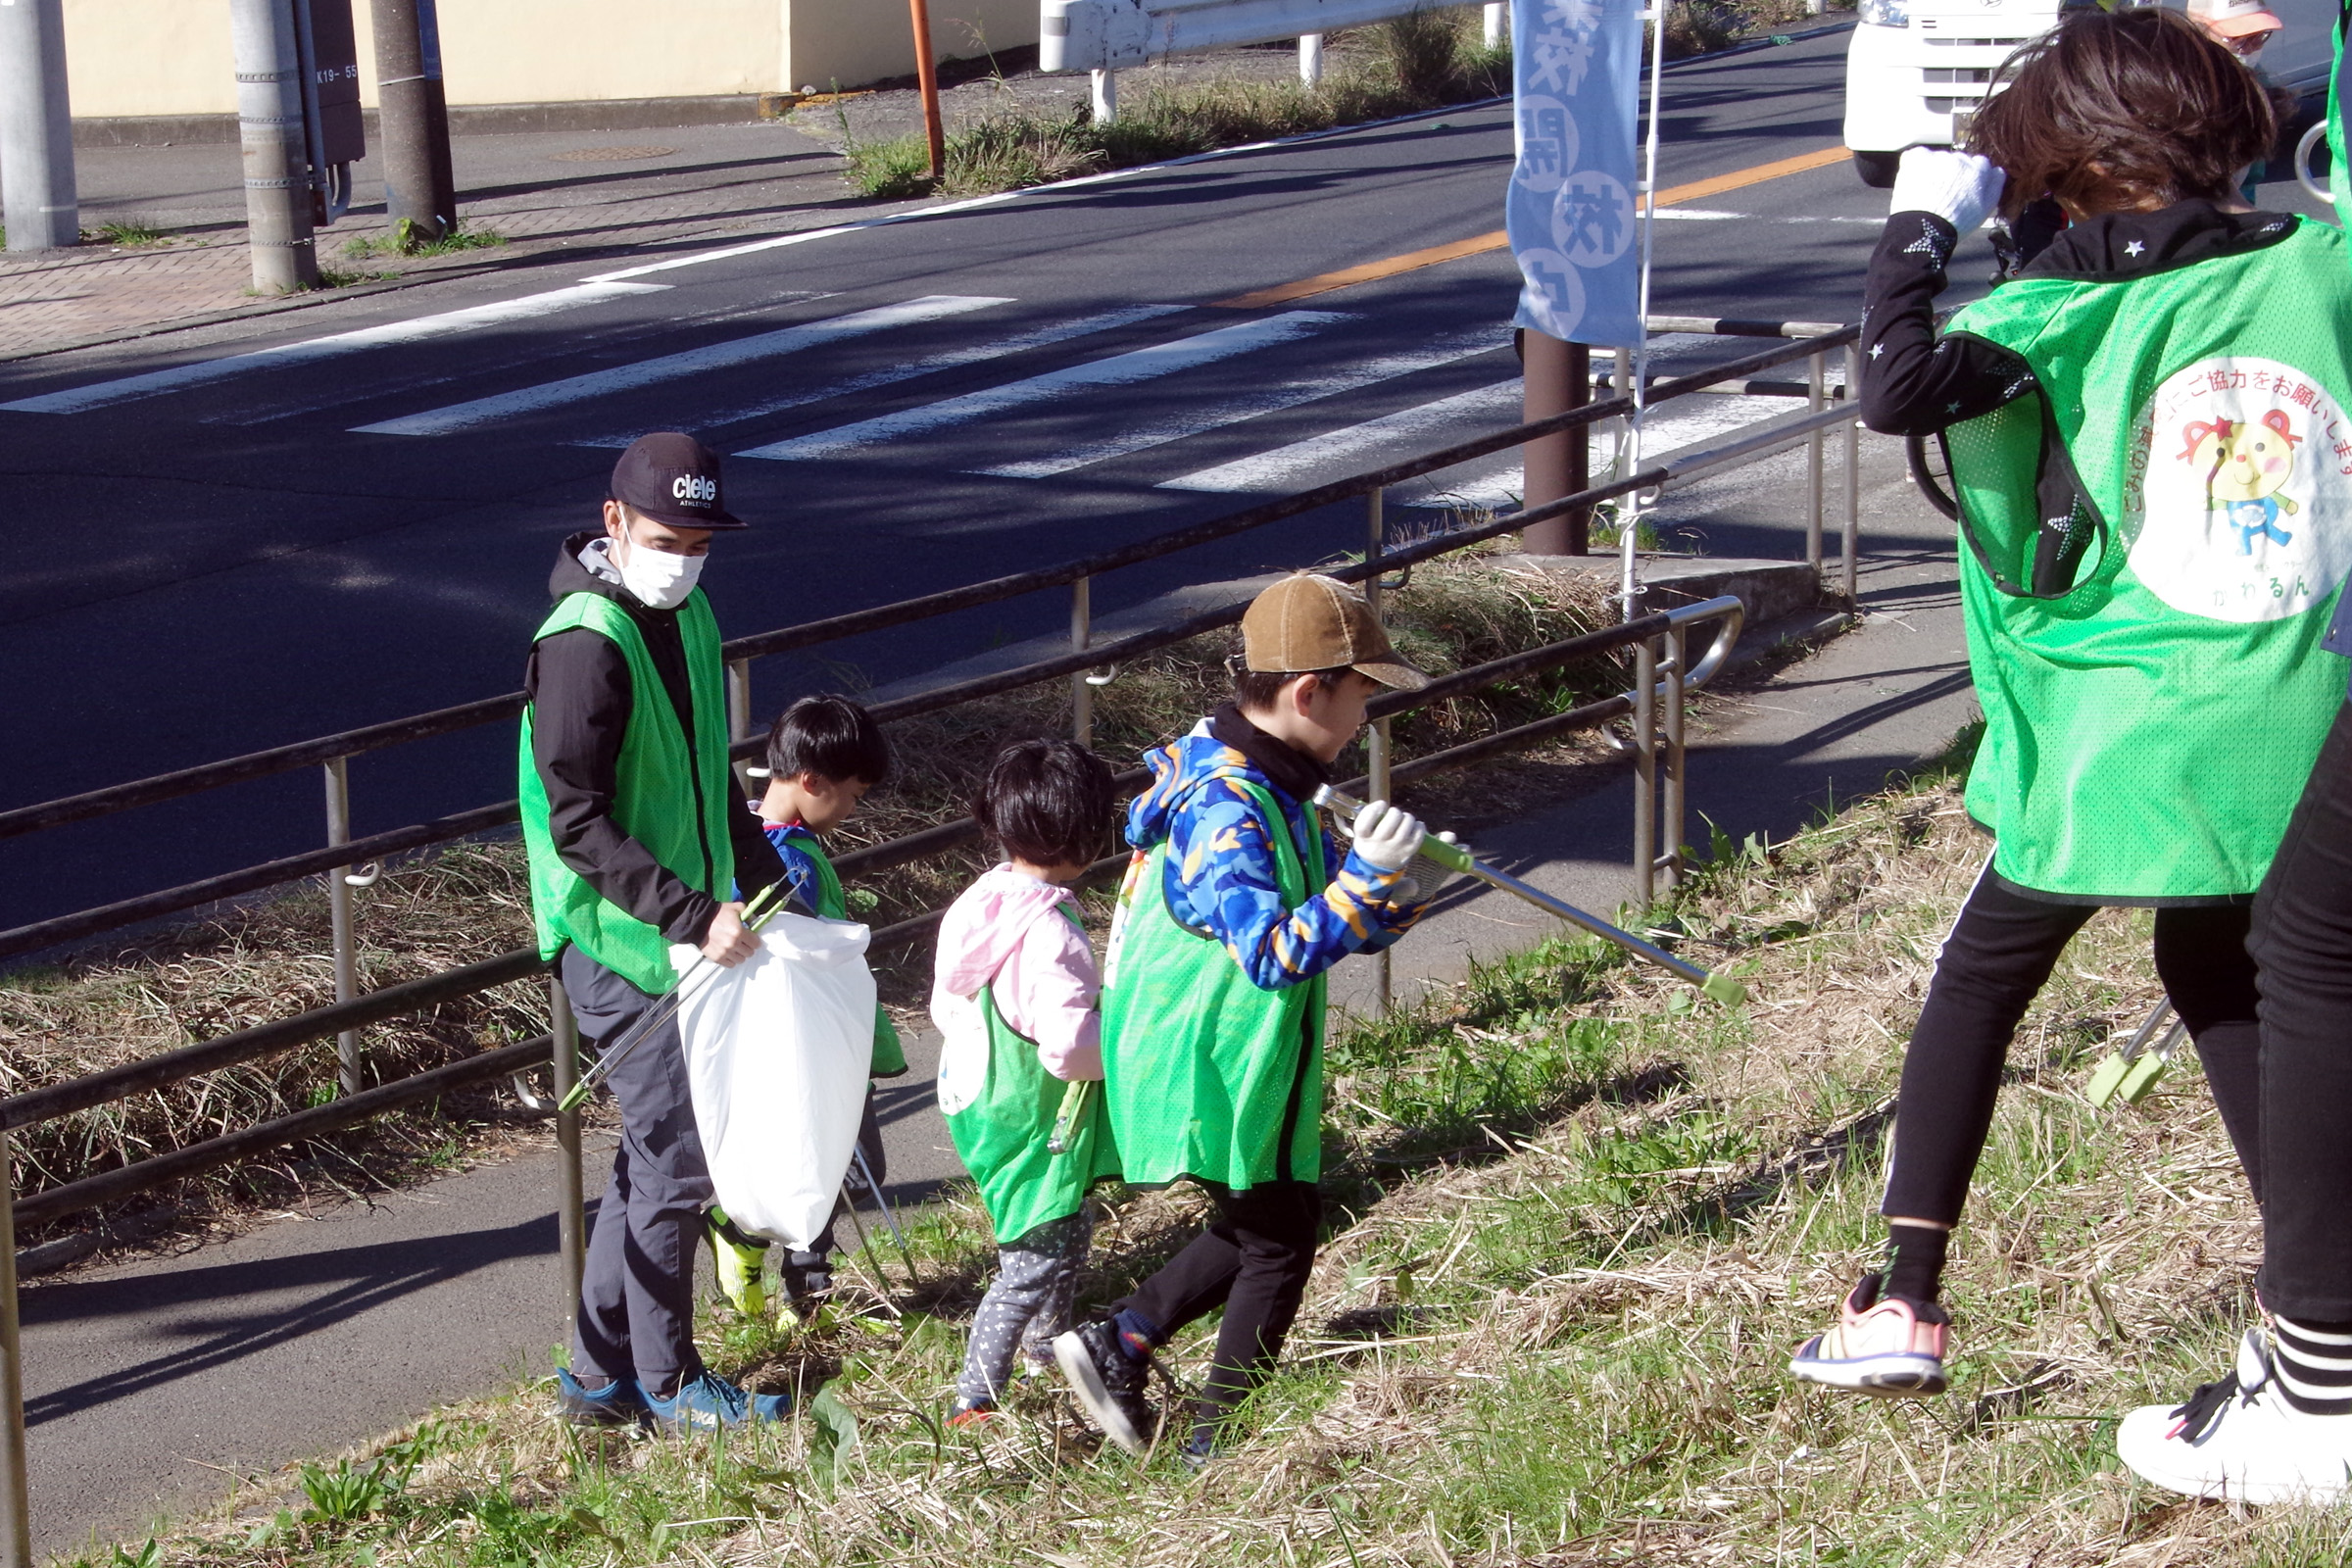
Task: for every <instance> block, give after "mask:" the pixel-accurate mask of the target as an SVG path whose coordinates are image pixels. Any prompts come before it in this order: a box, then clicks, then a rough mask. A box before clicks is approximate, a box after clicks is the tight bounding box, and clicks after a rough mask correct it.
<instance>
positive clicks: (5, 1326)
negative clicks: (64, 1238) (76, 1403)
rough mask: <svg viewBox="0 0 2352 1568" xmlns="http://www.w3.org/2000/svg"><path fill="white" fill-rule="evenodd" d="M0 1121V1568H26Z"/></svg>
mask: <svg viewBox="0 0 2352 1568" xmlns="http://www.w3.org/2000/svg"><path fill="white" fill-rule="evenodd" d="M9 1157H10V1156H9V1149H8V1124H7V1123H5V1122H0V1568H32V1501H31V1495H30V1493H29V1491H28V1490H27V1488H26V1487H25V1362H24V1354H25V1342H24V1340H23V1339H22V1337H20V1335H19V1334H18V1332H17V1327H18V1325H17V1190H16V1185H15V1174H14V1172H12V1171H11V1170H10V1169H9Z"/></svg>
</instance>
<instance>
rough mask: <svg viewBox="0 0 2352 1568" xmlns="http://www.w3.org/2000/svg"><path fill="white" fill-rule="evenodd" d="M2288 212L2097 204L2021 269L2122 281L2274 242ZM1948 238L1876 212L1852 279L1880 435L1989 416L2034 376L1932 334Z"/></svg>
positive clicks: (1934, 223) (1944, 231)
mask: <svg viewBox="0 0 2352 1568" xmlns="http://www.w3.org/2000/svg"><path fill="white" fill-rule="evenodd" d="M2296 221H2297V220H2295V219H2293V218H2287V217H2281V216H2280V215H2278V214H2277V213H2225V212H2223V211H2221V210H2220V209H2219V208H2217V207H2215V206H2214V204H2213V203H2212V202H2210V201H2207V200H2205V199H2203V198H2201V197H2200V198H2196V199H2193V200H2190V201H2184V202H2176V203H2174V204H2173V205H2172V206H2170V207H2167V208H2163V209H2161V210H2160V211H2157V212H2153V213H2108V214H2106V215H2104V216H2102V217H2098V218H2093V219H2088V220H2085V221H2082V222H2080V223H2077V224H2075V225H2074V226H2073V227H2071V228H2068V229H2066V230H2065V231H2064V232H2062V233H2060V234H2059V235H2058V236H2057V237H2056V238H2055V239H2053V240H2051V241H2050V243H2049V245H2048V246H2047V248H2045V249H2044V250H2042V251H2041V252H2040V253H2039V254H2038V255H2036V256H2034V257H2033V258H2032V259H2031V260H2029V261H2028V262H2027V263H2026V265H2025V267H2024V269H2023V270H2022V272H2021V273H2020V275H2021V276H2026V277H2068V278H2083V279H2097V280H2100V281H2105V282H2125V281H2129V280H2130V279H2131V278H2134V277H2144V276H2147V275H2149V274H2151V273H2154V272H2162V271H2169V270H2172V269H2174V268H2177V267H2187V266H2191V265H2193V264H2195V263H2197V262H2202V261H2207V260H2210V259H2211V258H2213V257H2216V256H2222V255H2228V254H2230V253H2232V252H2237V251H2247V250H2255V249H2258V248H2260V247H2262V246H2264V245H2270V244H2275V243H2276V242H2277V241H2278V240H2279V239H2281V238H2283V237H2285V235H2286V234H2287V233H2288V232H2290V231H2291V230H2292V229H2293V227H2294V225H2295V223H2296ZM1958 241H1959V236H1958V235H1957V234H1955V233H1954V232H1953V230H1952V225H1951V224H1950V223H1948V222H1946V221H1944V220H1942V219H1941V218H1938V217H1936V215H1935V214H1933V213H1896V214H1895V215H1894V216H1893V217H1891V218H1889V219H1887V228H1886V231H1885V232H1884V233H1883V234H1882V235H1880V237H1879V248H1878V249H1877V250H1876V251H1875V252H1873V253H1872V254H1871V258H1870V270H1869V271H1868V273H1866V274H1865V276H1864V279H1863V284H1862V399H1861V402H1862V422H1863V423H1864V424H1866V425H1868V426H1869V427H1870V428H1871V429H1873V430H1878V431H1881V432H1883V433H1885V434H1887V435H1932V434H1934V433H1935V432H1936V431H1938V430H1941V429H1943V428H1945V427H1946V426H1948V425H1953V424H1957V423H1959V422H1960V421H1961V420H1963V419H1973V418H1975V417H1978V416H1979V415H1982V414H1989V413H1991V412H1992V411H1993V410H1994V409H1997V408H1999V407H2000V406H2001V405H2002V404H2004V403H2007V402H2009V401H2010V400H2011V399H2013V398H2019V397H2023V396H2024V395H2025V394H2026V393H2027V392H2028V391H2029V390H2031V389H2032V388H2033V386H2034V371H2033V368H2031V367H2030V366H2028V365H2027V364H2026V362H2025V361H2024V360H2023V359H2020V358H2019V357H2018V356H2017V355H2015V354H2012V353H2010V352H2009V351H2008V350H2007V349H2004V348H1999V347H1996V346H1995V345H1993V344H1991V343H1988V342H1985V340H1984V339H1982V338H1975V337H1969V336H1967V335H1965V334H1963V335H1961V336H1958V337H1939V336H1937V335H1936V295H1938V294H1940V293H1942V292H1943V289H1944V282H1945V279H1944V264H1945V263H1946V262H1948V261H1949V260H1950V259H1951V254H1952V247H1953V246H1954V245H1955V244H1957V243H1958Z"/></svg>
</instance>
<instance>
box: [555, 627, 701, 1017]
mask: <svg viewBox="0 0 2352 1568" xmlns="http://www.w3.org/2000/svg"><path fill="white" fill-rule="evenodd" d="M580 627H585V628H586V629H588V630H590V631H593V632H596V633H598V634H599V635H600V636H603V637H606V638H608V639H610V640H611V641H612V643H613V646H614V647H616V648H618V649H619V650H620V651H621V655H622V657H623V658H624V659H626V660H627V662H628V666H629V722H628V728H627V729H626V730H625V731H624V732H623V733H622V735H621V741H620V755H619V758H618V760H617V762H616V763H615V767H614V774H613V822H614V823H615V824H617V825H618V826H619V828H620V830H621V831H622V832H623V833H626V834H627V835H628V836H629V837H630V838H633V839H635V840H636V841H637V842H638V843H639V844H642V845H644V846H645V848H646V851H647V853H648V854H650V855H652V856H653V858H655V859H656V860H657V861H659V862H660V863H661V864H662V867H663V868H664V869H665V870H667V871H668V872H669V873H670V874H671V875H672V876H674V877H676V878H677V879H678V880H679V881H681V882H683V883H685V884H686V885H687V886H688V887H690V888H693V889H695V890H696V891H697V892H701V893H708V894H710V895H711V897H712V898H714V899H725V898H727V897H729V896H731V894H732V892H733V889H734V886H735V849H734V843H733V841H732V840H731V839H729V838H728V836H727V830H728V820H729V819H728V815H727V813H728V812H729V811H731V810H739V809H741V808H740V807H739V806H738V805H737V804H736V801H737V795H736V787H735V778H734V775H733V774H732V773H731V772H730V771H729V770H728V768H727V721H726V705H725V703H724V702H723V701H722V700H721V697H720V692H719V669H720V663H719V657H718V623H717V621H716V620H714V619H713V618H712V617H711V602H710V601H709V600H707V599H705V598H704V597H703V592H702V590H701V589H699V588H698V589H696V590H695V591H694V592H693V593H691V594H689V595H688V596H687V598H686V603H685V604H684V605H682V606H680V607H679V609H678V631H679V634H680V637H681V640H682V641H683V643H684V646H685V652H686V677H687V688H688V692H689V696H690V706H691V708H692V711H693V714H694V736H693V747H692V755H691V756H690V755H688V742H687V735H686V731H685V728H684V727H683V726H682V725H680V724H679V722H678V714H677V710H676V708H675V707H674V706H672V704H671V702H670V700H669V692H668V690H667V688H665V687H664V686H663V685H662V675H661V672H660V671H659V670H657V669H656V668H655V667H654V660H653V655H652V654H651V653H650V652H649V651H648V650H647V648H646V646H645V637H644V634H643V633H642V632H640V631H639V630H638V629H637V622H636V621H635V620H633V619H631V618H630V616H629V613H628V612H627V611H625V610H623V609H621V607H620V606H618V605H616V604H614V603H613V601H612V600H610V599H607V598H605V597H604V596H603V595H602V594H592V593H576V594H566V595H564V598H563V599H562V600H561V601H559V602H558V603H557V605H556V608H555V610H554V611H553V612H552V613H550V614H549V615H548V617H547V619H546V620H545V621H544V622H543V623H542V624H541V625H540V627H539V630H538V631H537V632H536V633H534V634H533V635H532V638H531V640H532V641H533V642H534V643H536V642H538V641H539V640H540V639H541V638H545V637H553V636H554V635H555V634H556V633H558V632H560V631H571V630H574V629H575V628H580ZM516 784H517V789H518V791H519V802H518V804H519V806H520V808H521V814H522V844H523V852H524V854H525V856H526V857H527V858H528V860H529V864H530V876H531V919H532V923H533V924H534V925H535V926H536V927H537V928H538V935H539V956H541V957H543V958H553V957H554V956H556V955H557V954H559V953H561V952H562V951H563V950H564V944H565V943H566V942H568V943H571V944H572V945H573V946H575V947H577V948H578V949H579V950H580V951H581V952H582V953H585V954H586V955H588V956H589V957H591V958H594V959H595V960H596V961H597V962H598V963H601V964H603V965H604V966H605V967H606V968H608V969H610V970H612V971H613V973H614V974H617V975H619V976H620V977H621V978H622V979H624V980H626V981H628V982H629V984H631V985H633V986H635V987H636V988H637V989H638V990H640V991H644V992H647V993H650V994H652V995H655V996H661V995H662V994H664V993H666V992H668V991H670V990H673V989H674V988H675V987H676V986H677V983H678V972H677V970H676V969H675V968H674V967H672V966H671V964H670V961H669V940H668V939H667V938H666V937H664V936H663V935H662V933H661V932H660V931H658V930H656V929H655V928H654V927H653V926H651V925H648V924H647V923H646V922H645V921H643V920H640V919H638V918H637V917H636V916H635V915H633V914H631V913H629V912H628V911H627V910H626V909H623V908H622V907H620V906H618V905H617V904H613V903H612V902H610V901H609V900H607V899H606V898H605V896H604V895H603V894H601V893H599V892H597V891H596V889H594V888H592V887H590V886H589V885H588V883H587V881H586V879H584V878H583V877H581V875H580V874H579V873H578V872H577V871H574V870H573V869H572V868H571V867H570V866H568V865H565V864H564V860H563V858H562V857H561V856H559V855H557V853H556V843H555V837H554V834H553V833H552V832H551V831H550V829H549V826H548V805H547V786H546V784H545V783H544V782H543V781H542V780H541V779H540V777H539V765H538V762H537V760H536V759H535V758H533V756H532V755H531V710H530V709H528V708H525V709H524V710H523V711H522V747H521V753H520V758H519V762H518V771H517V778H516Z"/></svg>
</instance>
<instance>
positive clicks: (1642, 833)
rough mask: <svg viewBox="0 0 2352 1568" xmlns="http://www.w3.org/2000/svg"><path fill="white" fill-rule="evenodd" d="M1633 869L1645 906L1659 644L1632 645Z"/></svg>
mask: <svg viewBox="0 0 2352 1568" xmlns="http://www.w3.org/2000/svg"><path fill="white" fill-rule="evenodd" d="M1634 871H1635V886H1636V887H1638V888H1639V889H1640V890H1641V893H1642V908H1644V909H1646V908H1648V907H1649V906H1650V904H1651V902H1652V901H1653V900H1654V899H1655V898H1656V897H1657V875H1658V645H1657V643H1656V641H1655V640H1654V639H1652V638H1648V637H1644V638H1642V641H1640V642H1638V643H1636V644H1635V645H1634Z"/></svg>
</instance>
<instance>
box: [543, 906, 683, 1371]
mask: <svg viewBox="0 0 2352 1568" xmlns="http://www.w3.org/2000/svg"><path fill="white" fill-rule="evenodd" d="M563 976H564V995H566V996H567V997H569V998H570V999H571V1010H572V1013H573V1015H574V1016H575V1017H577V1018H578V1019H579V1021H580V1035H581V1037H582V1044H583V1046H590V1047H601V1046H602V1045H604V1044H605V1043H606V1042H608V1041H612V1040H616V1039H618V1038H619V1037H620V1035H621V1034H622V1033H623V1032H624V1031H626V1030H627V1029H628V1027H629V1025H631V1024H633V1023H635V1022H636V1021H637V1019H638V1018H639V1016H641V1015H642V1014H643V1013H644V1012H645V1010H646V1009H647V1008H648V1007H651V1006H652V1005H654V1002H655V999H654V998H653V997H650V996H648V995H646V994H645V993H644V992H642V991H640V990H638V989H637V988H636V987H635V986H633V985H631V984H630V983H629V982H628V981H626V980H623V979H622V978H621V977H620V976H619V975H616V974H614V973H613V971H612V970H610V969H608V968H606V967H605V966H604V965H602V964H600V963H598V962H596V961H595V960H594V959H593V958H590V957H589V956H587V955H586V954H584V953H582V952H580V950H579V949H577V948H565V949H564V958H563ZM605 1082H606V1084H607V1085H608V1086H610V1087H611V1089H612V1091H613V1098H614V1099H615V1100H617V1101H618V1102H619V1103H620V1147H619V1148H618V1149H617V1150H615V1151H613V1179H612V1182H611V1183H610V1184H609V1185H608V1186H607V1187H606V1188H605V1199H604V1201H603V1202H601V1203H599V1204H598V1205H597V1208H596V1229H595V1230H594V1231H593V1232H592V1233H590V1235H589V1238H588V1260H587V1264H586V1266H585V1267H584V1268H583V1269H582V1270H581V1273H580V1322H579V1333H578V1336H577V1337H576V1338H575V1339H574V1340H573V1342H572V1350H571V1368H572V1373H573V1375H574V1376H576V1377H580V1378H584V1379H586V1380H588V1381H589V1382H592V1383H593V1382H595V1381H597V1380H599V1379H601V1378H635V1379H636V1380H637V1381H638V1382H640V1383H642V1384H644V1385H645V1387H646V1388H647V1390H649V1391H650V1392H652V1393H655V1394H661V1395H667V1394H669V1393H670V1392H671V1391H672V1390H674V1389H675V1388H676V1387H677V1384H678V1382H679V1380H680V1379H682V1378H693V1377H699V1376H701V1375H702V1370H703V1361H702V1357H701V1356H700V1355H699V1354H697V1353H696V1351H695V1348H694V1254H695V1248H696V1246H697V1244H698V1243H699V1242H700V1241H701V1239H702V1230H703V1206H704V1205H705V1204H707V1203H708V1202H710V1201H711V1171H710V1167H709V1166H708V1165H706V1164H704V1162H703V1139H702V1134H701V1132H700V1131H699V1130H698V1129H697V1128H696V1127H695V1124H694V1102H693V1099H692V1097H691V1095H690V1094H689V1092H688V1090H687V1087H686V1051H685V1047H684V1046H683V1045H682V1044H681V1043H680V1041H679V1039H678V1026H677V1024H676V1023H675V1022H674V1021H672V1022H670V1023H666V1024H663V1025H662V1027H661V1028H659V1029H657V1030H655V1031H654V1032H653V1033H652V1034H650V1035H648V1036H646V1037H645V1038H644V1039H643V1040H641V1041H639V1042H638V1043H637V1045H636V1047H635V1048H634V1049H633V1050H631V1051H630V1053H629V1054H628V1056H627V1057H626V1058H625V1059H624V1060H623V1061H622V1062H621V1064H620V1065H619V1066H617V1067H615V1068H613V1072H612V1075H611V1076H610V1077H608V1078H607V1079H606V1080H605Z"/></svg>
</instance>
